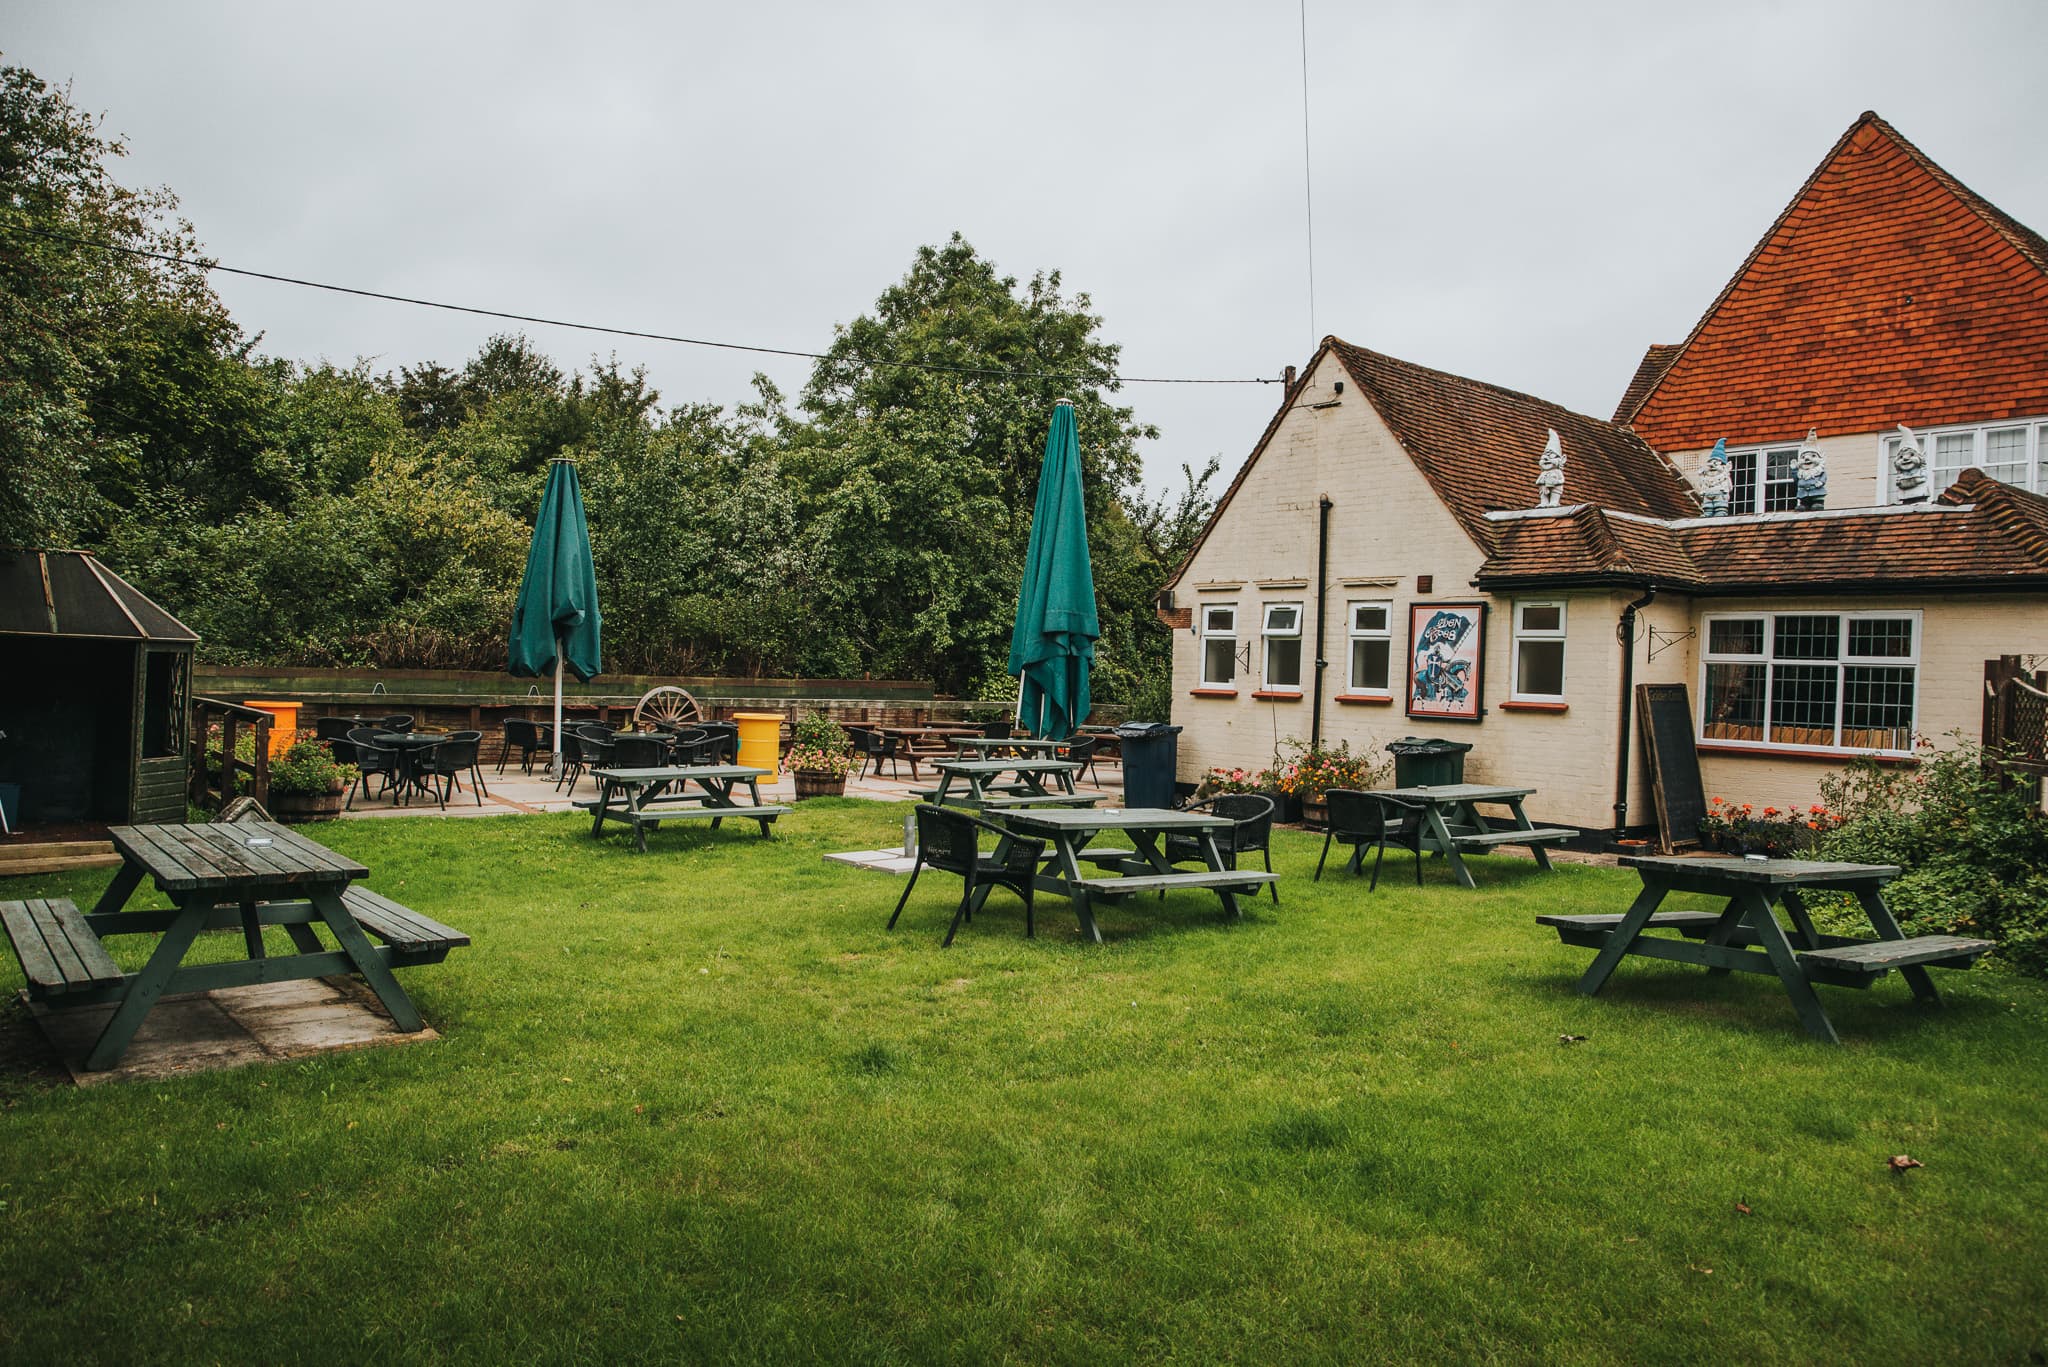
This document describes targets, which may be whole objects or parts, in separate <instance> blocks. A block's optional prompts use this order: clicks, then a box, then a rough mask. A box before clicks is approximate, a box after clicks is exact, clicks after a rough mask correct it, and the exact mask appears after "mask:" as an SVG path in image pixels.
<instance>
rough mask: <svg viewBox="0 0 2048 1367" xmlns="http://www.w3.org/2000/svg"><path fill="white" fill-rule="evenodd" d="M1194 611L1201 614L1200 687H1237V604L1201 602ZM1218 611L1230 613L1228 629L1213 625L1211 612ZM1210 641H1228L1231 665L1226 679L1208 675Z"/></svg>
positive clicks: (1213, 619) (1213, 620)
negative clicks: (1220, 628) (1213, 677)
mask: <svg viewBox="0 0 2048 1367" xmlns="http://www.w3.org/2000/svg"><path fill="white" fill-rule="evenodd" d="M1196 611H1197V612H1200V613H1201V614H1202V635H1201V643H1202V646H1201V648H1202V659H1201V664H1200V673H1201V676H1202V687H1204V688H1236V687H1237V604H1235V603H1204V604H1202V605H1201V606H1200V607H1199V608H1197V609H1196ZM1219 612H1227V613H1229V614H1230V625H1229V627H1228V629H1226V630H1219V629H1217V628H1216V626H1215V618H1214V616H1213V615H1212V614H1215V613H1219ZM1211 641H1229V642H1230V661H1231V666H1230V677H1229V678H1227V679H1222V680H1217V679H1212V678H1210V677H1209V642H1211Z"/></svg>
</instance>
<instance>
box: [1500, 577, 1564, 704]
mask: <svg viewBox="0 0 2048 1367" xmlns="http://www.w3.org/2000/svg"><path fill="white" fill-rule="evenodd" d="M1530 608H1556V609H1557V626H1556V627H1555V628H1549V627H1545V628H1541V629H1533V630H1532V629H1531V628H1529V627H1527V626H1524V625H1523V623H1522V614H1523V613H1524V612H1526V611H1527V610H1528V609H1530ZM1570 620H1571V619H1570V617H1569V616H1568V615H1567V612H1566V608H1565V600H1564V599H1562V598H1518V599H1516V600H1515V604H1514V617H1513V624H1514V630H1513V631H1511V632H1509V633H1508V635H1509V637H1510V640H1509V644H1508V649H1509V671H1510V687H1509V690H1508V696H1509V697H1510V698H1512V699H1514V700H1515V701H1516V702H1563V701H1564V696H1565V695H1564V694H1563V693H1562V692H1557V693H1530V692H1527V691H1525V690H1524V689H1523V687H1522V642H1524V641H1555V642H1557V644H1558V648H1559V652H1560V658H1559V660H1558V663H1557V678H1558V683H1559V686H1560V687H1562V685H1563V683H1564V676H1565V674H1564V672H1565V665H1566V662H1567V661H1566V659H1565V658H1564V657H1566V656H1568V655H1569V653H1570V652H1569V648H1568V647H1566V646H1565V628H1566V626H1567V625H1569V623H1570Z"/></svg>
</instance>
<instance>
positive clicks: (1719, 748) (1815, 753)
mask: <svg viewBox="0 0 2048 1367" xmlns="http://www.w3.org/2000/svg"><path fill="white" fill-rule="evenodd" d="M1693 748H1694V749H1695V750H1697V751H1699V753H1701V754H1703V755H1730V756H1734V757H1736V758H1739V759H1806V760H1818V761H1820V762H1821V763H1824V764H1847V763H1848V762H1849V761H1850V760H1852V759H1867V760H1873V761H1875V762H1876V763H1878V764H1888V765H1897V766H1898V767H1900V768H1903V769H1913V768H1918V767H1919V764H1920V761H1919V759H1918V758H1917V757H1916V756H1913V755H1874V754H1871V753H1870V752H1869V751H1867V750H1812V749H1807V748H1806V747H1804V746H1796V745H1715V744H1714V743H1712V742H1711V741H1701V742H1700V743H1699V744H1698V745H1695V746H1694V747H1693Z"/></svg>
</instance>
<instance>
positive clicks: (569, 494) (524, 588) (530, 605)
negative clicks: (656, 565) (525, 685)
mask: <svg viewBox="0 0 2048 1367" xmlns="http://www.w3.org/2000/svg"><path fill="white" fill-rule="evenodd" d="M603 624H604V618H603V616H602V615H601V614H600V613H599V612H598V610H597V569H596V567H595V566H594V565H593V564H592V563H591V560H590V523H589V522H588V521H587V520H586V519H585V518H584V515H583V488H582V486H581V485H580V484H578V483H577V482H576V467H575V465H574V464H573V463H571V462H569V461H566V460H557V461H555V462H554V463H553V464H552V465H550V466H549V467H548V485H547V489H546V491H545V492H543V493H542V494H541V496H540V516H539V517H537V518H535V519H534V522H533V545H532V546H531V547H530V548H529V549H528V550H527V552H526V575H525V577H524V578H522V579H521V580H520V581H519V601H518V602H516V603H514V604H513V605H512V646H511V652H510V663H509V667H510V669H511V671H512V673H513V674H515V675H517V676H518V677H520V678H523V679H524V678H538V677H540V676H541V675H544V674H553V675H554V676H555V732H554V734H555V736H556V737H557V739H556V741H555V744H554V747H553V749H554V755H555V759H554V762H553V766H552V767H554V768H555V771H556V777H560V769H559V766H560V764H561V755H562V746H561V741H560V739H559V738H560V736H561V734H562V670H563V668H564V667H565V666H566V667H567V668H568V670H569V671H570V672H571V673H573V674H575V676H576V677H577V678H578V679H580V680H582V681H583V682H584V683H589V682H590V681H591V680H592V679H593V678H595V677H597V672H598V669H599V667H600V660H599V648H600V641H599V636H600V632H601V629H602V627H603Z"/></svg>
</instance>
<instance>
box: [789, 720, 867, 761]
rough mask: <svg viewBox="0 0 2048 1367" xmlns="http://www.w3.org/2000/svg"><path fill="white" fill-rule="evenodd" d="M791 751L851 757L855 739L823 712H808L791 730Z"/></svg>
mask: <svg viewBox="0 0 2048 1367" xmlns="http://www.w3.org/2000/svg"><path fill="white" fill-rule="evenodd" d="M789 740H790V749H791V750H792V751H794V750H813V751H822V752H823V753H825V754H827V755H850V754H852V753H853V738H852V737H850V736H848V735H847V734H846V728H845V727H843V726H841V725H840V724H839V723H838V722H836V721H833V720H832V719H831V718H830V717H828V716H826V715H825V714H824V713H822V712H806V713H804V714H803V715H802V716H800V717H798V718H797V719H796V722H795V724H794V725H792V726H791V727H790V728H789Z"/></svg>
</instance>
